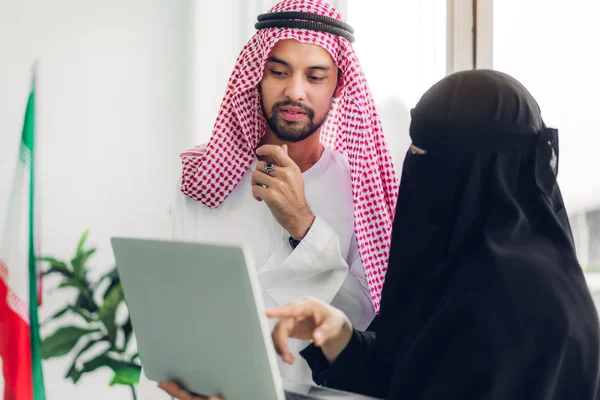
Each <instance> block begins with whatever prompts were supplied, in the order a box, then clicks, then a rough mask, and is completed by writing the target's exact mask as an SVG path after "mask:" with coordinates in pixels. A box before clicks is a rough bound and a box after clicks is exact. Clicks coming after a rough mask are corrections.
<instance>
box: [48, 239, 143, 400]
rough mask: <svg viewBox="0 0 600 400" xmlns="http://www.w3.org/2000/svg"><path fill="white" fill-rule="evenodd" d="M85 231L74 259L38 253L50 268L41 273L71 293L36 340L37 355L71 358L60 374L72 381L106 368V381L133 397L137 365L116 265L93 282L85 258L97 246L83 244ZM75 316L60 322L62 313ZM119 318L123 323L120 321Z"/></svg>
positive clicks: (87, 258)
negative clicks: (52, 325)
mask: <svg viewBox="0 0 600 400" xmlns="http://www.w3.org/2000/svg"><path fill="white" fill-rule="evenodd" d="M87 237H88V231H87V230H86V231H85V232H84V233H83V235H82V236H81V238H80V240H79V243H78V244H77V248H76V250H75V254H74V256H73V258H72V259H71V260H70V261H69V262H67V261H63V260H59V259H56V258H54V257H40V258H39V260H40V261H44V262H46V263H47V265H48V266H49V268H47V269H46V270H45V271H44V272H43V276H44V277H45V276H49V275H58V276H60V283H59V284H58V287H57V290H61V289H65V288H72V289H75V290H76V291H77V292H76V295H75V296H74V297H73V300H72V301H71V302H70V303H69V304H67V305H66V306H65V307H63V308H61V309H60V310H59V311H57V312H56V313H55V314H54V315H52V316H51V317H49V318H48V319H47V320H46V321H44V322H43V323H42V324H47V323H48V322H49V321H55V323H56V322H60V323H61V325H59V327H58V328H57V329H56V330H54V331H53V332H52V333H51V334H50V335H48V336H46V337H44V338H43V339H42V343H41V347H42V348H41V353H42V357H43V358H44V359H45V360H47V359H50V358H53V357H71V359H72V361H71V366H70V368H69V369H68V370H67V372H66V375H65V378H66V379H70V380H72V381H73V383H77V382H78V381H79V379H80V378H81V377H82V376H83V375H84V374H89V373H92V372H94V371H96V370H97V369H99V368H110V369H112V371H113V373H114V375H113V378H112V380H111V381H110V383H109V384H110V385H111V386H113V385H126V386H129V387H130V388H131V393H132V396H133V399H134V400H135V399H136V391H135V385H137V383H138V381H139V377H140V371H141V365H140V361H139V357H138V354H137V350H136V348H135V345H134V343H132V340H131V339H132V337H133V328H132V325H131V319H130V317H129V313H128V312H127V307H126V306H125V300H124V298H123V289H122V287H121V283H120V279H119V275H118V273H117V269H116V267H115V268H113V269H112V270H111V271H110V272H109V273H108V274H106V275H104V276H102V277H100V278H99V279H97V280H96V281H91V280H90V279H89V277H88V265H87V262H88V260H89V259H90V258H91V257H92V256H93V255H94V253H95V252H96V248H87V247H86V240H87ZM69 315H70V316H75V318H76V319H77V323H69V321H71V322H73V321H75V320H74V319H73V318H70V319H68V320H69V321H65V317H66V316H69ZM121 321H123V322H121Z"/></svg>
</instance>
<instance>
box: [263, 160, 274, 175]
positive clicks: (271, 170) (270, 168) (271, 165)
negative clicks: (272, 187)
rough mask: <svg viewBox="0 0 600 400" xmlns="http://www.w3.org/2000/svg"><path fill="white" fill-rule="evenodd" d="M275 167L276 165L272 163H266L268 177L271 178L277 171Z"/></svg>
mask: <svg viewBox="0 0 600 400" xmlns="http://www.w3.org/2000/svg"><path fill="white" fill-rule="evenodd" d="M275 167H276V165H275V164H274V163H272V162H266V163H265V172H266V173H267V175H269V176H271V172H273V171H275Z"/></svg>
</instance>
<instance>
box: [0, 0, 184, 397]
mask: <svg viewBox="0 0 600 400" xmlns="http://www.w3.org/2000/svg"><path fill="white" fill-rule="evenodd" d="M191 19H192V13H191V1H187V0H186V1H184V0H178V1H172V0H126V1H122V0H121V1H118V0H105V1H102V2H87V1H81V0H53V1H42V0H19V1H10V0H0V226H1V225H2V223H3V219H4V214H5V210H6V203H7V195H8V189H9V185H10V180H11V175H12V170H13V168H14V166H15V162H16V156H17V145H18V141H19V136H20V132H21V127H22V122H23V113H24V108H25V102H26V97H27V95H28V91H29V80H30V77H29V68H30V66H31V64H32V62H33V60H34V58H39V59H40V73H39V76H38V98H37V100H38V114H37V117H38V119H37V132H36V133H37V135H38V143H37V144H38V147H37V151H38V157H39V163H38V170H39V174H40V184H41V187H40V188H39V192H38V193H39V194H40V195H41V199H42V202H41V214H42V217H41V245H42V252H43V253H45V254H53V255H56V256H57V257H60V258H62V257H64V258H67V257H70V256H71V254H72V252H73V250H74V247H75V245H76V243H77V239H78V238H79V235H80V234H81V233H82V232H83V230H84V229H86V228H88V227H89V228H91V234H90V244H92V245H97V246H98V249H99V252H98V254H97V256H95V257H94V258H93V259H92V265H93V268H94V270H93V274H94V275H96V276H97V275H99V274H101V273H103V272H105V271H106V270H108V269H109V268H110V267H112V265H113V256H112V252H111V249H110V244H109V238H110V237H111V236H113V235H132V236H144V237H159V236H164V235H165V234H166V232H167V227H168V224H167V221H168V212H169V203H170V199H171V197H172V196H173V195H174V190H175V179H176V175H177V172H178V171H177V170H178V168H179V160H178V153H179V151H181V150H182V149H183V148H185V147H187V146H189V145H190V144H191V143H192V140H191V131H190V129H191V127H192V118H191V112H192V109H191V107H192V105H193V103H192V101H191V96H192V89H193V88H192V85H191V74H192V71H193V55H192V46H193V40H192V30H191ZM46 283H47V284H46V285H45V286H46V287H45V289H46V290H45V292H46V296H45V302H44V304H43V307H42V308H41V311H40V312H41V318H42V319H43V318H44V317H46V316H48V315H49V314H51V313H52V312H53V311H55V310H56V309H58V308H60V307H61V305H63V304H64V302H65V301H67V299H68V298H70V297H71V295H72V293H69V292H65V293H63V294H61V293H60V292H59V293H52V292H51V287H52V286H53V285H52V284H51V282H46ZM45 333H47V332H45ZM67 367H68V360H64V361H62V360H60V359H59V360H51V361H48V362H45V363H44V373H45V383H46V389H47V398H48V399H49V400H59V399H61V400H62V399H80V398H86V399H90V400H93V399H107V398H110V399H118V398H121V399H129V398H131V395H130V393H129V391H128V389H125V388H122V387H116V388H110V387H109V386H108V382H109V380H110V378H111V377H112V374H111V372H110V371H109V370H108V371H100V370H99V371H98V372H97V373H94V374H92V375H90V376H85V375H84V377H83V378H82V379H81V381H80V383H79V385H77V386H74V385H72V384H71V383H70V382H69V381H65V380H64V379H63V376H64V374H65V372H66V369H67Z"/></svg>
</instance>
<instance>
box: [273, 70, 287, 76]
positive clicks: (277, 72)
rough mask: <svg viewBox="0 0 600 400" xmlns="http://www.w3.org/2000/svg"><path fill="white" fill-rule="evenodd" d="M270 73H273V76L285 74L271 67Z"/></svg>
mask: <svg viewBox="0 0 600 400" xmlns="http://www.w3.org/2000/svg"><path fill="white" fill-rule="evenodd" d="M271 74H273V76H283V75H285V72H281V71H275V70H273V69H272V70H271Z"/></svg>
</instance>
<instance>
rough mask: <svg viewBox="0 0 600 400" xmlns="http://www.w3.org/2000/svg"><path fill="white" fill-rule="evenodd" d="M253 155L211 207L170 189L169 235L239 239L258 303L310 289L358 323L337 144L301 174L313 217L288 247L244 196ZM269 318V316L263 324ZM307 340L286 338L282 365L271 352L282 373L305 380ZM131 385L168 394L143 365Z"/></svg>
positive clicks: (150, 397) (359, 275)
mask: <svg viewBox="0 0 600 400" xmlns="http://www.w3.org/2000/svg"><path fill="white" fill-rule="evenodd" d="M257 162H258V160H254V162H253V164H252V165H251V167H250V168H249V170H248V171H247V172H246V174H245V175H244V177H243V178H242V180H241V181H240V183H239V184H238V185H237V186H236V188H235V189H234V190H233V192H232V193H231V194H230V195H229V196H228V197H227V198H226V199H225V201H224V202H223V203H222V204H221V206H219V207H218V208H217V209H210V208H208V207H206V206H205V205H204V204H202V203H200V202H198V201H195V200H192V199H190V198H188V197H187V196H184V195H183V194H181V192H179V189H178V194H177V196H176V201H175V206H174V208H173V214H172V227H171V229H172V231H171V238H172V239H173V240H181V241H208V242H226V243H232V242H233V243H235V242H240V243H245V244H247V245H248V246H249V248H250V250H251V252H252V256H253V259H254V264H255V266H256V268H257V274H258V278H259V283H260V288H261V291H262V294H263V301H264V303H265V307H266V309H269V308H272V307H275V306H278V305H284V304H286V303H289V302H292V301H295V300H298V299H299V298H300V297H302V296H313V297H316V298H318V299H320V300H322V301H324V302H327V303H331V304H332V305H333V306H335V307H336V308H339V309H341V310H342V311H344V313H345V314H346V315H347V316H348V317H349V319H350V321H351V322H352V324H353V325H354V327H356V328H357V329H360V330H364V329H365V328H366V327H367V326H368V325H369V324H370V323H371V321H372V319H373V318H374V316H375V311H374V309H373V305H372V302H371V296H370V293H369V287H368V284H367V280H366V278H365V271H364V267H363V264H362V261H361V259H360V254H359V251H358V245H357V243H356V236H355V233H354V205H353V198H352V186H351V181H350V167H349V164H348V160H347V159H346V157H345V156H343V155H342V154H340V153H338V152H335V151H332V150H325V151H324V152H323V155H322V156H321V158H320V159H319V160H318V161H317V163H316V164H314V165H313V166H312V167H311V168H310V169H309V170H307V171H305V172H304V173H303V174H302V177H303V179H304V189H305V195H306V200H307V203H308V205H309V207H310V209H311V211H312V213H313V214H314V215H315V216H316V218H315V221H314V223H313V225H312V227H311V228H310V230H309V231H308V233H307V235H306V236H305V237H304V238H303V239H302V241H301V242H300V244H299V245H298V247H296V249H295V250H292V248H291V246H290V243H289V237H290V234H289V233H288V232H286V231H285V229H283V228H282V227H281V226H280V225H279V223H278V222H277V221H276V220H275V218H274V217H273V215H272V214H271V212H270V210H269V208H268V207H267V205H266V204H265V203H264V202H258V201H256V200H255V199H254V197H253V196H252V185H251V181H250V179H251V175H252V172H253V171H254V170H255V168H256V163H257ZM215 267H217V266H215ZM275 322H276V321H270V326H271V327H272V326H273V325H274V324H275ZM308 344H309V343H308V342H307V341H301V340H291V341H290V350H291V351H292V353H293V354H294V356H295V359H296V362H295V364H294V365H292V366H290V365H288V364H285V363H283V362H282V361H281V360H280V359H279V358H278V361H279V368H280V372H281V375H282V376H283V377H285V378H287V379H291V380H294V381H299V382H304V383H312V378H311V371H310V368H309V367H308V365H307V364H306V362H305V361H304V359H303V358H302V357H300V356H299V354H298V353H299V351H300V350H302V349H303V348H304V347H306V346H307V345H308ZM139 387H140V399H141V400H165V399H168V398H169V397H168V396H167V395H166V394H165V393H164V392H162V391H161V390H159V389H158V388H156V383H153V382H150V381H148V379H147V378H146V377H145V376H144V374H143V373H142V376H141V379H140V386H139Z"/></svg>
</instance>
